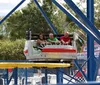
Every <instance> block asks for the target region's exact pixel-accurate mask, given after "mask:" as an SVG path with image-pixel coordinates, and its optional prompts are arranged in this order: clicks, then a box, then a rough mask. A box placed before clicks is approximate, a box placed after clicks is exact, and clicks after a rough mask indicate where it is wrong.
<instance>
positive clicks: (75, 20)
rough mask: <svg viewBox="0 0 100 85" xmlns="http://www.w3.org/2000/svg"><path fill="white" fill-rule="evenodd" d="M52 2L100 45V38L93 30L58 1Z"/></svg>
mask: <svg viewBox="0 0 100 85" xmlns="http://www.w3.org/2000/svg"><path fill="white" fill-rule="evenodd" d="M52 2H53V3H54V4H55V5H56V6H57V7H58V8H59V9H61V10H62V11H63V12H64V13H65V14H66V15H67V16H69V17H70V18H71V19H72V20H73V21H74V22H75V23H76V24H77V25H78V26H79V27H80V28H81V29H83V30H84V31H85V32H86V33H87V34H88V35H89V36H92V37H93V38H94V40H95V41H96V42H97V43H99V44H100V36H97V35H96V34H95V33H94V31H93V30H91V29H89V28H88V27H87V26H86V25H84V24H83V23H82V22H81V21H79V19H77V18H76V17H75V16H74V15H73V14H71V13H70V12H69V11H68V10H67V9H66V8H65V7H64V6H62V5H61V4H60V3H58V2H57V1H56V0H52Z"/></svg>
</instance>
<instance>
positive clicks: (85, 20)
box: [64, 0, 100, 38]
mask: <svg viewBox="0 0 100 85" xmlns="http://www.w3.org/2000/svg"><path fill="white" fill-rule="evenodd" d="M64 1H65V2H66V3H67V4H68V5H69V7H70V8H71V9H72V10H73V11H74V12H75V13H76V14H77V15H78V16H79V17H80V18H81V20H82V21H84V22H85V25H86V26H87V27H89V29H91V30H92V31H93V32H94V34H95V35H97V36H98V37H99V38H100V32H99V31H98V30H97V28H96V27H95V26H94V24H93V20H92V22H91V20H90V19H88V18H87V17H86V16H85V15H84V14H83V13H82V11H81V10H80V9H79V8H78V7H77V6H76V5H75V4H74V2H73V1H71V0H64ZM90 1H91V0H90ZM92 8H93V7H92ZM92 11H93V9H92ZM92 13H93V12H92ZM91 16H92V17H93V15H91Z"/></svg>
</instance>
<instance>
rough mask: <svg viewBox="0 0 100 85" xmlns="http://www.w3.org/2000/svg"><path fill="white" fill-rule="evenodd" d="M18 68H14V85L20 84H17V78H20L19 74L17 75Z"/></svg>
mask: <svg viewBox="0 0 100 85" xmlns="http://www.w3.org/2000/svg"><path fill="white" fill-rule="evenodd" d="M17 70H18V69H17V68H14V85H18V82H17V78H18V74H17Z"/></svg>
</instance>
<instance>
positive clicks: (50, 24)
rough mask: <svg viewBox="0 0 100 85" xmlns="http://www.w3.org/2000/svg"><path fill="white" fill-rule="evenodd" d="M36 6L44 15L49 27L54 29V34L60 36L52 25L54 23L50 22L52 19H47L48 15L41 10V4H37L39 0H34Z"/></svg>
mask: <svg viewBox="0 0 100 85" xmlns="http://www.w3.org/2000/svg"><path fill="white" fill-rule="evenodd" d="M34 2H35V4H36V5H37V7H38V8H39V9H40V11H41V13H42V15H43V16H44V18H45V20H46V21H47V23H48V24H49V26H50V27H51V28H52V30H53V32H54V33H55V34H58V32H57V30H56V28H55V26H54V25H53V24H52V22H51V21H50V19H49V18H48V17H47V15H46V13H45V12H44V10H43V9H42V8H41V6H40V5H39V3H38V2H37V0H34Z"/></svg>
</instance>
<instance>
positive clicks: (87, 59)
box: [67, 59, 89, 84]
mask: <svg viewBox="0 0 100 85" xmlns="http://www.w3.org/2000/svg"><path fill="white" fill-rule="evenodd" d="M88 60H89V59H87V60H86V61H85V62H84V63H83V64H82V66H81V67H80V68H82V67H83V66H84V65H85V64H86V63H87V61H88ZM78 72H79V70H78V71H77V72H76V73H75V74H74V76H73V78H74V77H75V76H76V75H77V73H78ZM71 80H72V78H71V79H70V80H69V82H68V83H67V84H69V83H70V81H71Z"/></svg>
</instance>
